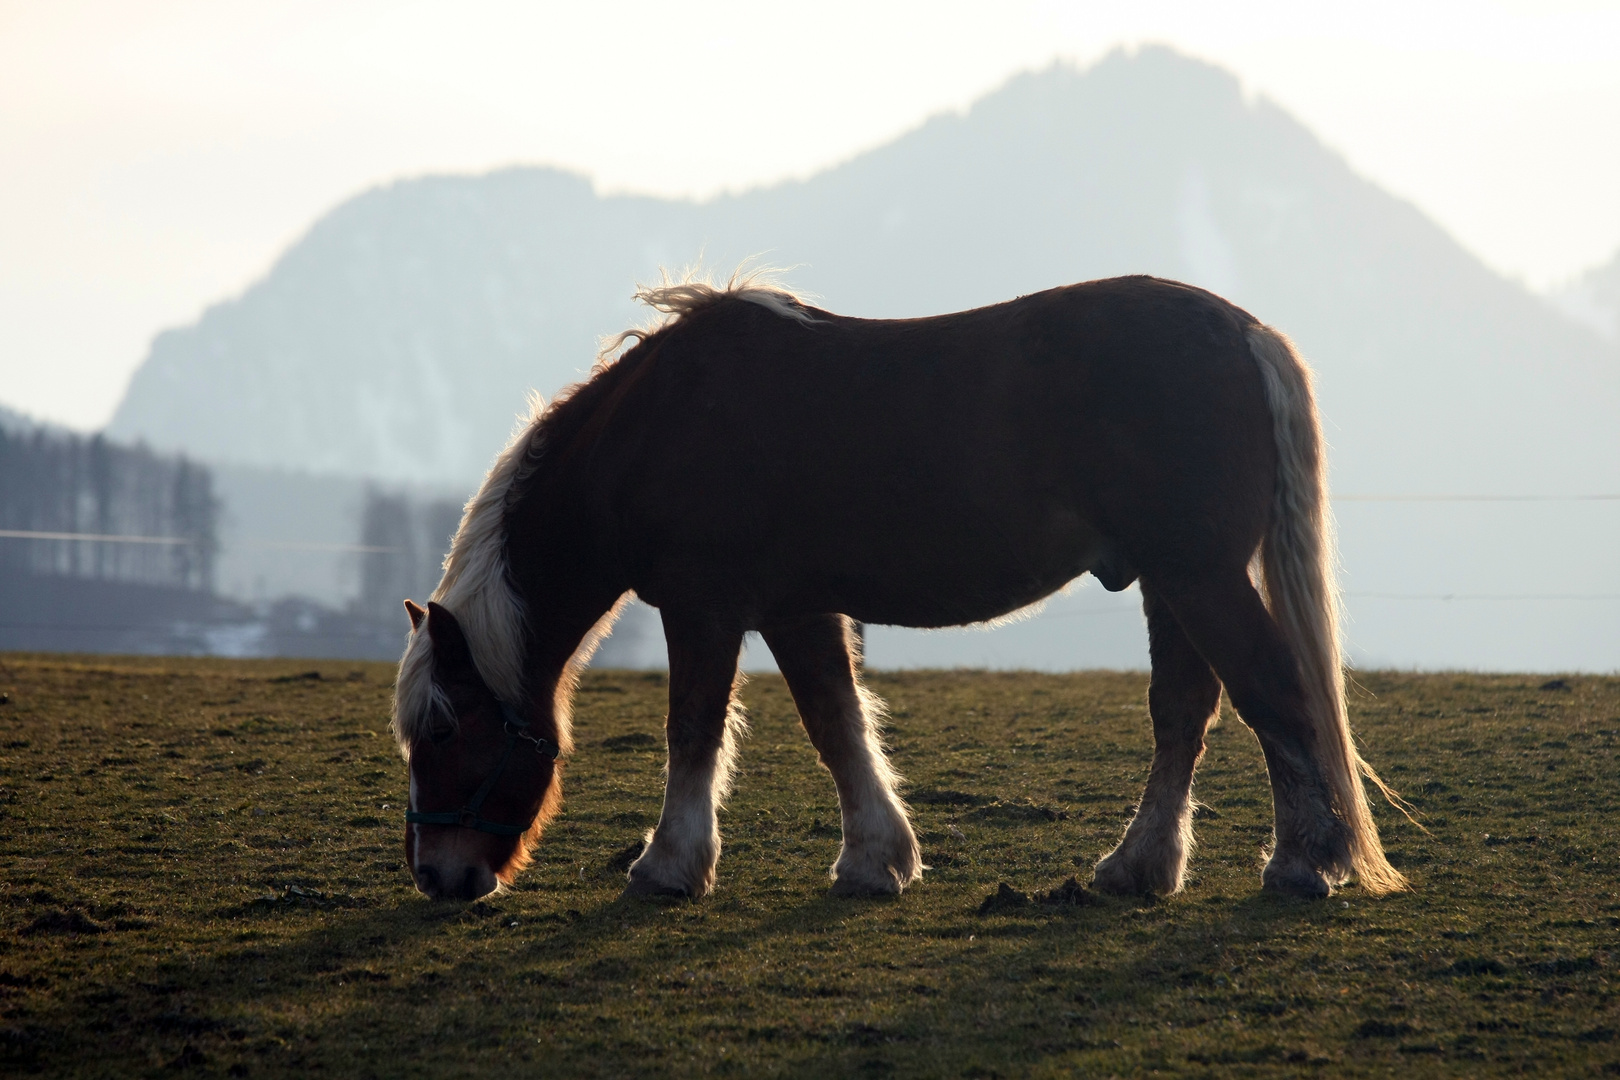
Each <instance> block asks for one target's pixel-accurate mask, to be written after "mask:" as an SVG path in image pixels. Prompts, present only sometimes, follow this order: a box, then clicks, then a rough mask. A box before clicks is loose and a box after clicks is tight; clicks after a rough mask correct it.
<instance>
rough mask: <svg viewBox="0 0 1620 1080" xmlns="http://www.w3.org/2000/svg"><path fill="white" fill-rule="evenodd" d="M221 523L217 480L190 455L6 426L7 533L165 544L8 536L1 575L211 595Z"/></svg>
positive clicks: (1, 442)
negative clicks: (135, 539) (127, 584)
mask: <svg viewBox="0 0 1620 1080" xmlns="http://www.w3.org/2000/svg"><path fill="white" fill-rule="evenodd" d="M218 517H219V503H218V501H217V500H216V499H215V497H214V489H213V477H212V476H211V475H210V473H209V471H208V469H207V468H206V467H205V466H203V465H199V464H197V463H196V462H194V461H189V460H187V459H186V458H185V457H183V456H168V455H164V454H157V453H154V452H153V451H151V450H149V449H147V448H146V447H144V446H121V445H118V444H116V443H111V442H108V441H107V440H106V439H105V438H103V437H102V436H100V435H94V436H90V437H84V436H80V435H74V434H71V433H68V432H58V431H51V430H47V429H44V428H34V429H32V430H26V429H24V430H18V429H15V428H11V429H8V428H7V427H4V426H0V530H7V531H14V532H46V533H80V534H94V535H99V536H122V537H141V538H147V539H149V540H162V541H166V542H156V543H151V542H149V543H141V542H129V541H101V540H44V539H30V538H19V537H0V573H28V574H36V575H58V576H71V577H82V578H97V579H103V580H110V581H128V582H139V583H144V584H152V585H170V586H180V587H184V588H188V589H199V590H211V589H212V588H213V584H214V557H215V555H216V554H217V552H218V550H219V540H218V537H217V531H216V530H217V525H218Z"/></svg>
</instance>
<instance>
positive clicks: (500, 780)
mask: <svg viewBox="0 0 1620 1080" xmlns="http://www.w3.org/2000/svg"><path fill="white" fill-rule="evenodd" d="M405 608H406V611H407V612H409V614H410V617H411V642H410V645H409V646H407V648H406V650H405V658H404V659H403V660H402V661H401V662H400V672H399V682H398V685H397V688H396V692H395V698H394V729H395V733H396V734H397V735H398V737H399V741H400V746H401V748H402V750H403V752H404V754H405V757H406V760H407V761H408V762H409V764H410V780H411V792H410V810H409V812H408V813H407V814H406V822H407V824H406V826H405V859H406V862H407V863H408V865H409V866H410V869H411V875H412V877H413V878H415V880H416V887H417V888H418V889H419V890H421V891H422V892H424V893H426V894H427V895H428V896H431V897H433V898H434V899H454V900H476V899H477V898H478V897H480V896H484V895H486V894H488V893H491V892H493V891H494V890H495V889H496V888H497V887H498V886H499V885H501V884H510V883H511V881H512V878H513V877H514V876H515V875H516V874H517V872H518V871H519V870H521V869H522V868H523V867H524V865H525V864H527V862H528V861H529V850H530V848H532V847H533V845H534V844H535V843H536V842H537V841H538V840H539V838H540V830H541V829H542V827H543V826H544V825H545V823H546V821H547V820H549V819H550V818H551V816H552V815H553V814H554V813H555V812H556V810H557V808H558V806H559V805H560V804H561V787H562V785H561V783H560V780H559V777H558V775H557V772H558V769H557V765H556V760H555V759H556V755H557V753H558V748H557V747H556V745H555V744H554V743H552V742H551V741H550V740H548V739H547V738H546V737H544V736H545V734H547V733H542V732H540V731H537V730H532V729H531V728H530V717H529V715H528V713H527V712H526V711H524V710H523V706H521V705H518V704H517V703H514V702H503V701H501V700H500V699H499V698H498V697H497V696H496V695H495V692H494V691H493V690H491V689H490V687H489V684H488V683H486V682H485V681H484V679H483V677H482V676H481V675H479V673H478V667H477V665H476V664H475V663H474V662H473V653H472V648H471V647H470V646H469V644H468V641H467V635H466V634H465V633H464V632H463V630H462V628H461V625H460V623H458V622H457V621H456V617H455V616H454V615H452V614H451V613H450V612H449V611H447V610H445V609H444V608H443V607H440V606H439V605H438V604H435V603H431V602H430V603H429V604H428V606H427V607H426V608H421V607H418V606H417V605H416V604H414V603H412V602H411V601H409V600H407V601H405Z"/></svg>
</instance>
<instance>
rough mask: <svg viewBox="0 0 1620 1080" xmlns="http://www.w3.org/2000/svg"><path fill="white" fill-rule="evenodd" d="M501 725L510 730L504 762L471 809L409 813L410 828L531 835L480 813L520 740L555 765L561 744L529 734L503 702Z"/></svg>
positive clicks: (469, 802) (522, 827) (523, 828)
mask: <svg viewBox="0 0 1620 1080" xmlns="http://www.w3.org/2000/svg"><path fill="white" fill-rule="evenodd" d="M500 705H501V721H502V723H503V725H504V726H505V728H506V746H505V747H504V748H503V749H502V750H501V760H500V761H498V762H496V764H495V770H494V771H493V772H491V773H490V774H489V777H488V778H487V779H486V780H485V781H484V783H483V784H482V785H481V786H480V787H479V789H478V790H477V791H475V792H474V793H473V797H472V798H471V799H468V800H467V805H466V806H463V807H462V808H461V809H460V810H444V811H439V812H436V813H424V812H422V811H420V810H407V811H405V822H406V824H409V825H459V826H461V827H462V828H463V829H477V830H478V831H479V832H485V833H490V834H491V835H494V836H522V835H523V834H524V833H526V832H528V831H529V827H528V826H527V825H502V824H501V823H500V822H498V821H490V820H489V819H487V818H484V817H480V816H479V814H478V811H479V810H480V809H481V808H482V807H483V805H484V800H485V799H487V798H489V793H490V792H491V791H494V790H495V785H496V784H497V783H499V782H500V779H501V774H502V773H504V772H505V771H506V766H507V764H508V763H509V762H510V761H511V760H512V751H513V750H514V749H516V748H517V744H518V740H519V739H522V740H523V741H524V742H528V743H532V744H534V751H535V753H537V754H539V755H540V756H541V757H544V758H547V759H549V760H551V761H556V760H557V755H558V747H557V744H556V743H554V742H552V741H551V740H550V739H542V738H540V737H539V736H538V735H531V734H530V733H529V722H528V721H527V720H525V719H523V717H521V716H520V715H518V711H517V710H516V709H514V708H513V707H512V706H511V705H509V704H508V703H506V702H504V701H503V702H501V703H500Z"/></svg>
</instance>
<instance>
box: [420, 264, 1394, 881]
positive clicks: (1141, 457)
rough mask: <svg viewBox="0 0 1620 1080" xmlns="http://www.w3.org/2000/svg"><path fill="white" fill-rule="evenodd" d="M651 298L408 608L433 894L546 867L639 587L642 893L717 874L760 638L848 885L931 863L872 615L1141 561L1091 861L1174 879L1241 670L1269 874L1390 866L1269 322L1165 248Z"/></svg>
mask: <svg viewBox="0 0 1620 1080" xmlns="http://www.w3.org/2000/svg"><path fill="white" fill-rule="evenodd" d="M638 295H639V296H640V298H641V299H642V300H643V301H645V302H646V303H648V304H650V305H651V306H653V307H654V308H656V309H658V310H660V311H662V312H664V313H665V314H666V316H667V319H666V321H665V324H664V325H663V326H662V327H661V328H659V329H656V330H654V331H646V332H641V331H632V332H627V333H626V334H623V335H620V338H619V339H617V340H618V343H623V342H624V341H626V340H629V341H632V342H633V347H631V348H629V349H628V350H627V351H625V352H624V353H623V355H622V356H620V357H619V358H618V359H617V360H613V361H609V360H604V361H603V362H602V363H600V364H599V365H598V367H597V369H596V371H595V372H594V374H593V375H592V376H591V377H590V378H589V379H588V380H587V381H585V382H584V383H581V384H580V385H578V386H576V387H574V388H572V389H571V390H569V391H568V392H566V393H565V394H564V395H563V396H562V397H561V398H559V400H557V401H556V402H554V403H553V404H552V405H551V407H550V408H547V409H544V410H541V409H536V410H535V414H534V416H533V417H532V418H531V419H530V420H529V421H528V423H526V424H525V425H524V426H523V428H522V429H521V430H520V431H519V432H518V433H517V435H516V436H515V437H514V438H513V440H512V442H511V444H510V445H509V446H508V447H507V449H506V450H505V451H504V452H503V453H502V454H501V456H500V457H499V459H497V461H496V462H495V465H494V467H493V468H492V469H491V470H490V472H489V475H488V477H487V478H486V479H485V481H484V484H483V486H482V488H481V489H480V490H479V492H478V494H477V495H475V496H474V497H473V498H472V500H471V501H470V502H469V503H468V504H467V511H466V515H465V517H464V518H463V520H462V523H461V528H460V530H459V531H458V532H457V534H456V537H455V540H454V542H453V545H452V548H451V551H450V555H449V557H448V558H447V559H446V562H445V572H444V579H443V580H442V581H441V582H440V584H439V587H438V589H437V590H436V591H435V592H434V594H433V600H432V602H430V603H429V604H428V606H427V608H426V609H423V608H420V607H418V606H416V605H415V604H413V603H411V602H410V601H407V602H406V606H407V608H408V610H409V612H410V615H411V622H412V633H411V637H410V641H409V644H408V645H407V647H406V650H405V655H404V659H403V660H402V661H401V664H400V673H399V684H398V691H397V698H396V702H395V716H394V728H395V732H396V734H397V736H398V738H399V742H400V746H401V748H402V750H403V752H404V754H405V756H406V757H407V759H408V760H409V762H410V781H411V794H410V807H411V809H410V811H409V812H408V813H407V815H406V817H407V821H408V823H409V824H408V825H407V829H406V852H407V857H408V859H409V863H410V866H411V870H412V873H413V874H414V875H415V879H416V882H417V886H418V888H420V889H421V890H422V891H423V892H424V893H427V894H428V895H429V896H434V897H459V898H463V899H471V898H474V897H477V896H481V895H483V894H485V893H487V892H490V891H491V890H493V889H495V888H496V887H497V883H499V882H510V881H511V880H512V877H513V876H514V875H515V874H516V873H517V872H518V870H520V869H521V868H522V867H523V865H524V864H525V863H526V862H527V860H528V855H529V851H530V849H531V848H532V846H533V845H534V844H535V843H536V842H538V840H539V838H540V832H541V830H542V828H543V827H544V825H545V823H546V822H547V821H548V820H549V819H550V818H551V817H552V816H553V815H554V814H555V813H556V812H557V809H558V807H559V806H560V805H561V798H562V796H561V765H560V763H558V761H557V758H558V757H559V756H560V755H565V754H567V753H568V752H569V750H570V749H571V742H570V736H569V705H570V701H571V698H572V693H573V689H574V683H575V676H576V673H577V672H578V670H579V668H580V667H581V665H583V664H584V663H585V661H586V660H588V658H589V656H590V653H591V650H592V649H593V647H594V645H595V643H596V641H597V640H598V639H599V638H600V637H601V636H602V635H604V634H605V633H606V632H607V630H608V628H609V627H610V626H611V623H612V618H613V614H614V612H615V611H616V609H617V606H618V605H619V604H620V603H621V602H622V599H623V598H624V597H625V596H626V594H627V593H629V592H630V591H632V590H633V591H634V592H635V594H637V595H639V596H640V597H641V598H642V599H643V600H645V601H646V602H647V603H649V604H652V605H653V606H655V607H657V608H658V609H659V610H660V612H661V615H662V618H663V623H664V632H665V636H666V637H667V639H668V642H669V717H668V722H667V728H666V734H667V738H668V746H669V772H668V783H667V787H666V790H665V797H664V809H663V814H662V816H661V818H660V819H659V822H658V825H657V827H656V828H655V829H653V830H652V832H651V833H650V834H649V835H648V837H647V844H646V849H645V851H644V853H643V854H642V855H641V857H640V858H639V859H638V860H637V861H636V862H635V863H634V865H632V866H631V868H630V873H629V884H628V890H629V891H631V892H651V893H678V894H684V895H687V896H692V897H698V896H702V895H703V894H705V893H707V892H708V891H709V890H710V888H711V887H712V886H713V884H714V875H715V864H716V862H717V860H718V858H719V855H720V834H719V830H718V828H717V826H716V816H715V815H716V809H717V807H718V806H719V804H720V802H721V800H722V799H723V798H724V797H725V795H726V793H727V790H728V788H729V785H730V779H731V772H732V762H733V757H734V754H735V750H736V738H737V733H738V731H739V729H740V728H741V725H742V721H741V714H740V711H739V710H738V708H737V706H736V701H735V697H734V688H735V685H736V682H737V656H738V651H739V648H740V646H741V644H742V640H743V635H744V634H745V633H747V632H749V631H758V632H759V633H760V634H761V635H762V636H763V637H764V639H765V641H766V643H767V644H768V645H769V646H770V649H771V651H772V653H773V654H774V655H775V657H776V659H777V662H778V664H779V665H780V667H781V670H782V674H783V676H784V677H785V679H786V680H787V684H788V687H789V688H790V690H791V691H792V693H793V698H794V701H795V702H796V703H797V705H798V708H799V715H800V716H801V718H802V719H803V722H804V727H805V730H806V732H807V733H808V734H809V737H810V741H811V742H812V743H813V744H814V745H815V748H816V750H817V752H818V753H819V754H820V757H821V761H822V763H823V764H824V765H825V766H826V767H827V769H828V770H829V771H830V772H831V773H832V778H833V782H834V784H835V785H836V786H837V790H838V800H839V805H840V807H841V809H842V814H843V830H844V840H843V848H842V850H841V852H840V854H839V856H838V861H837V863H836V864H835V865H834V866H833V868H832V876H833V879H834V885H833V889H834V891H835V892H839V893H856V894H869V893H898V892H899V891H900V890H902V889H903V888H905V887H906V886H907V885H908V884H910V883H911V882H913V881H915V880H917V878H918V877H919V876H920V875H921V872H922V870H923V866H922V862H921V859H920V858H919V854H918V849H917V841H916V838H915V836H914V835H913V833H912V830H911V825H910V822H909V820H908V817H907V812H906V807H905V804H904V803H903V802H902V801H901V800H900V798H899V796H898V794H897V791H896V788H897V784H898V777H896V775H895V774H894V772H893V771H892V770H891V769H890V768H889V765H888V762H887V760H886V759H885V757H884V753H883V747H882V743H881V741H880V737H879V733H878V725H879V719H880V717H881V709H880V706H879V705H878V703H877V701H876V700H875V699H874V698H873V697H872V696H871V695H870V694H868V693H867V692H866V690H865V689H864V688H863V687H862V686H861V683H860V679H859V676H858V665H857V663H856V657H855V649H854V647H853V643H852V633H851V626H850V619H857V620H860V621H862V622H870V623H884V624H898V625H902V626H920V627H938V626H955V625H959V624H963V623H972V622H979V621H983V620H987V619H994V618H996V617H998V616H1001V615H1005V614H1007V613H1008V612H1011V611H1015V610H1017V609H1018V608H1021V607H1024V606H1026V605H1028V604H1031V603H1033V602H1035V601H1037V600H1039V599H1040V598H1042V597H1044V596H1046V595H1048V594H1049V593H1051V592H1053V591H1054V590H1056V589H1058V588H1060V587H1062V586H1063V585H1064V584H1065V583H1066V582H1068V581H1070V580H1072V579H1073V578H1075V577H1078V576H1079V575H1080V574H1083V573H1086V572H1088V571H1089V572H1091V573H1092V574H1095V575H1096V576H1097V577H1098V578H1099V579H1100V580H1101V581H1102V583H1103V584H1104V585H1105V586H1106V587H1108V588H1109V589H1113V590H1119V589H1123V588H1125V587H1126V586H1128V585H1129V584H1130V583H1131V582H1132V581H1136V580H1140V581H1141V589H1142V595H1143V603H1144V606H1145V608H1146V613H1147V621H1148V630H1149V639H1150V642H1151V657H1152V666H1153V674H1152V681H1151V684H1150V688H1149V691H1148V703H1149V708H1150V712H1151V714H1152V719H1153V734H1154V740H1155V749H1154V756H1153V766H1152V771H1151V773H1150V775H1149V777H1148V782H1147V790H1146V791H1145V792H1144V794H1143V796H1142V801H1141V805H1140V807H1139V809H1138V810H1137V812H1136V816H1135V818H1134V819H1133V820H1132V821H1131V823H1130V825H1129V826H1128V827H1127V828H1126V830H1125V835H1124V837H1123V838H1122V839H1121V841H1120V843H1119V846H1118V847H1116V848H1115V849H1114V850H1113V851H1112V852H1111V853H1109V854H1108V855H1107V856H1105V857H1104V858H1103V859H1102V860H1101V861H1100V862H1099V863H1098V864H1097V867H1096V871H1095V884H1096V885H1097V886H1098V887H1100V888H1103V889H1106V890H1109V891H1114V892H1123V893H1135V892H1149V891H1151V892H1161V893H1171V892H1175V891H1176V890H1177V889H1179V888H1180V887H1181V882H1182V876H1183V872H1184V869H1185V867H1186V862H1187V855H1188V851H1189V849H1190V848H1191V846H1192V825H1191V820H1192V813H1191V810H1192V798H1191V791H1192V779H1193V771H1194V769H1195V768H1196V767H1197V765H1198V761H1199V759H1200V758H1201V757H1202V755H1203V752H1204V733H1205V730H1206V728H1207V726H1208V724H1209V722H1210V719H1211V717H1212V716H1213V715H1214V713H1215V710H1216V707H1217V703H1218V699H1219V696H1220V692H1221V688H1222V686H1225V688H1226V690H1227V693H1228V694H1229V695H1230V697H1231V700H1232V703H1233V704H1234V706H1235V707H1236V708H1237V711H1238V713H1239V715H1241V716H1242V717H1243V719H1244V721H1245V722H1247V723H1248V725H1249V726H1250V727H1252V728H1253V729H1254V731H1255V732H1256V733H1257V734H1258V736H1259V739H1260V744H1261V747H1262V748H1263V750H1264V753H1265V758H1266V764H1267V768H1268V769H1269V771H1270V778H1271V784H1272V792H1273V797H1274V804H1275V814H1276V832H1275V837H1274V843H1273V845H1272V851H1271V854H1270V857H1269V859H1268V861H1267V862H1266V865H1265V869H1264V871H1263V873H1262V882H1263V884H1264V885H1265V886H1266V887H1269V888H1273V889H1278V890H1281V891H1284V892H1289V893H1297V894H1303V895H1307V896H1326V895H1327V894H1328V893H1329V891H1330V890H1331V888H1332V886H1333V885H1335V884H1339V883H1341V882H1343V881H1345V880H1346V879H1347V878H1348V877H1349V875H1350V874H1351V873H1352V872H1354V873H1355V874H1357V875H1358V876H1359V878H1360V880H1361V883H1362V885H1363V886H1364V887H1365V888H1367V889H1368V890H1370V891H1372V892H1379V893H1381V892H1387V891H1389V890H1392V889H1399V888H1402V887H1404V886H1405V882H1404V880H1403V878H1402V877H1401V875H1400V873H1399V872H1398V871H1396V870H1395V869H1394V868H1393V867H1392V866H1391V865H1390V864H1389V862H1388V860H1387V859H1386V858H1385V857H1384V852H1383V849H1382V847H1381V845H1380V843H1379V838H1378V832H1377V829H1376V827H1375V826H1374V824H1373V820H1372V815H1371V813H1370V812H1369V807H1368V802H1367V797H1366V794H1365V792H1364V790H1363V787H1362V783H1361V777H1362V775H1363V774H1364V775H1365V776H1366V777H1368V778H1369V779H1370V780H1371V781H1372V782H1373V783H1375V784H1377V785H1378V786H1379V787H1380V788H1382V787H1383V785H1382V783H1381V782H1380V781H1378V779H1377V777H1376V775H1375V774H1374V773H1373V772H1372V770H1371V769H1370V768H1368V766H1367V765H1366V764H1365V763H1364V762H1363V761H1362V760H1361V758H1360V756H1359V754H1358V753H1357V751H1356V748H1355V744H1354V742H1353V740H1352V737H1351V733H1350V728H1349V724H1348V721H1347V719H1346V715H1345V706H1344V694H1343V676H1342V671H1341V667H1340V657H1339V645H1338V630H1337V618H1338V616H1337V606H1336V600H1335V595H1336V594H1335V590H1334V584H1333V552H1332V538H1331V534H1330V531H1329V525H1328V520H1327V514H1326V508H1325V504H1326V490H1325V480H1324V473H1323V458H1322V441H1321V435H1320V429H1319V424H1318V420H1317V415H1316V408H1315V404H1314V400H1313V396H1312V391H1311V380H1310V374H1309V372H1308V370H1307V368H1306V367H1305V365H1304V363H1303V362H1302V361H1301V360H1300V358H1299V356H1298V355H1297V354H1296V353H1295V351H1294V349H1293V348H1292V346H1291V345H1290V344H1289V342H1288V340H1287V339H1286V338H1284V337H1283V336H1282V335H1281V334H1280V333H1278V332H1277V331H1275V330H1272V329H1270V328H1268V327H1266V326H1263V325H1261V324H1260V323H1259V322H1257V321H1256V320H1255V319H1254V318H1253V317H1252V316H1250V315H1249V314H1248V313H1246V312H1244V311H1242V310H1240V309H1239V308H1236V307H1234V306H1233V305H1231V304H1229V303H1227V302H1226V301H1224V300H1221V299H1220V298H1219V297H1216V296H1213V295H1211V294H1210V293H1207V292H1204V291H1203V290H1201V289H1196V288H1192V287H1190V286H1187V285H1180V284H1177V283H1175V282H1170V281H1162V280H1158V279H1154V278H1148V277H1130V278H1117V279H1112V280H1107V281H1094V282H1088V283H1085V284H1081V285H1073V286H1069V287H1067V288H1061V289H1053V290H1051V291H1048V292H1043V293H1038V294H1036V295H1033V296H1026V297H1022V298H1020V299H1017V300H1014V301H1010V302H1008V303H1004V304H998V305H995V306H993V307H986V308H980V309H977V310H974V311H966V312H961V313H958V314H953V315H942V316H938V317H934V318H926V319H900V320H868V319H852V318H845V317H842V316H839V315H834V314H832V313H830V312H826V311H821V310H818V309H815V308H812V307H809V306H806V305H805V304H803V303H801V302H800V301H799V300H797V299H796V298H795V297H793V296H791V295H790V294H788V293H786V292H783V291H781V290H779V289H776V288H774V287H771V286H769V285H767V284H762V283H760V282H758V281H751V280H741V281H739V280H737V279H733V281H732V282H731V283H730V284H729V285H727V286H724V287H713V286H709V285H703V284H692V283H686V284H678V285H667V284H666V285H665V286H664V287H662V288H654V289H644V290H642V291H641V292H640V293H639V294H638ZM605 355H606V354H605Z"/></svg>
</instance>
